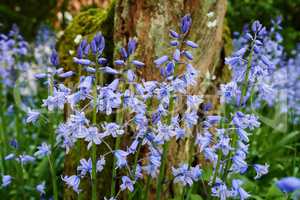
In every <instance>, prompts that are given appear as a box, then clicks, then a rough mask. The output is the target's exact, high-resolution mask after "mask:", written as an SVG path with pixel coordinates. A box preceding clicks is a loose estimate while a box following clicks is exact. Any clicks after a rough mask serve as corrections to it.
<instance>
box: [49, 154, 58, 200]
mask: <svg viewBox="0 0 300 200" xmlns="http://www.w3.org/2000/svg"><path fill="white" fill-rule="evenodd" d="M52 155H53V154H51V155H49V156H48V162H49V166H50V172H51V178H52V185H53V186H52V187H53V198H54V200H58V191H57V183H56V172H55V167H54V163H53V156H52Z"/></svg>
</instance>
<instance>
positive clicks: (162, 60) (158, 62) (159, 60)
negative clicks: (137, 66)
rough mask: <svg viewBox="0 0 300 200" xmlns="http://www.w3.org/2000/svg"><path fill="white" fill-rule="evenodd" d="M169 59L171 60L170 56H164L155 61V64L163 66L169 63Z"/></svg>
mask: <svg viewBox="0 0 300 200" xmlns="http://www.w3.org/2000/svg"><path fill="white" fill-rule="evenodd" d="M168 59H169V58H168V56H166V55H165V56H162V57H160V58H158V59H156V60H154V63H155V64H156V65H162V64H164V63H165V62H167V60H168Z"/></svg>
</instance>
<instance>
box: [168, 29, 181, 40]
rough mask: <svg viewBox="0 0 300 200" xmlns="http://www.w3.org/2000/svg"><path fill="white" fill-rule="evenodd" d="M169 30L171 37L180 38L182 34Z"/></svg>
mask: <svg viewBox="0 0 300 200" xmlns="http://www.w3.org/2000/svg"><path fill="white" fill-rule="evenodd" d="M169 32H170V36H171V37H173V38H175V39H178V38H180V35H179V34H178V33H177V32H176V31H173V30H170V31H169Z"/></svg>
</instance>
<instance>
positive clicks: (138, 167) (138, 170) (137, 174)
mask: <svg viewBox="0 0 300 200" xmlns="http://www.w3.org/2000/svg"><path fill="white" fill-rule="evenodd" d="M141 178H143V173H142V167H141V165H139V164H137V165H136V168H135V172H134V181H137V180H138V179H141Z"/></svg>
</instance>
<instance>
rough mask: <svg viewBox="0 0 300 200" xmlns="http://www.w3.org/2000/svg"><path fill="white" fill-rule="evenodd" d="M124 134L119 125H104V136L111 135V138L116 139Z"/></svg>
mask: <svg viewBox="0 0 300 200" xmlns="http://www.w3.org/2000/svg"><path fill="white" fill-rule="evenodd" d="M123 134H124V130H123V129H121V127H120V125H118V124H116V123H114V122H110V123H106V124H105V125H104V135H106V136H108V135H111V136H112V137H114V138H116V137H119V136H122V135H123Z"/></svg>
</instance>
